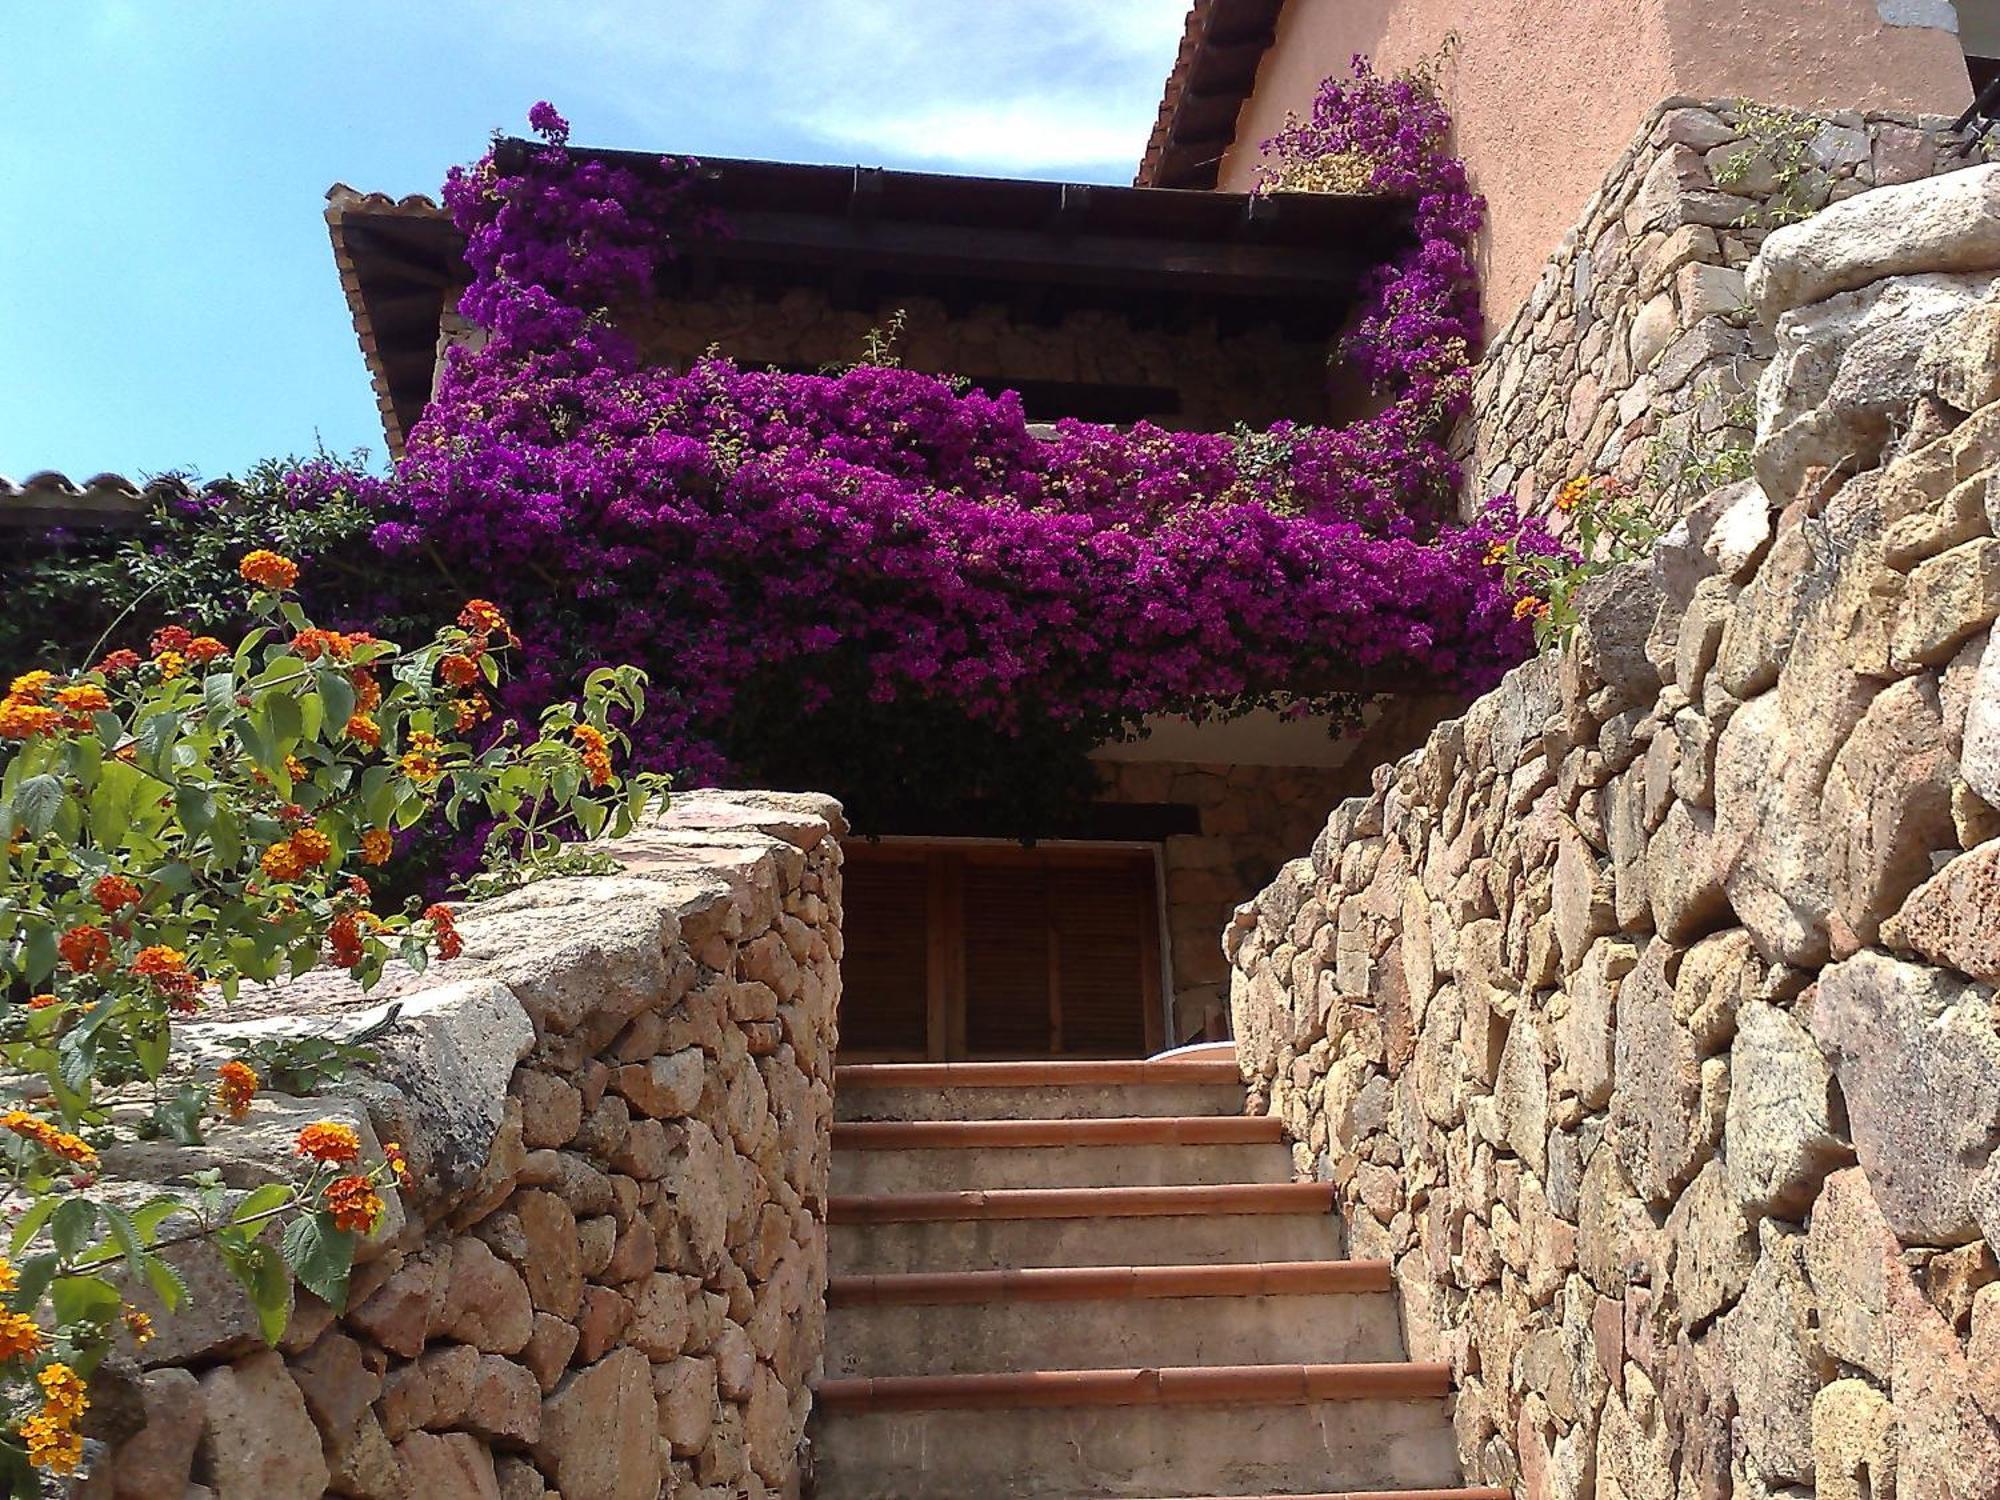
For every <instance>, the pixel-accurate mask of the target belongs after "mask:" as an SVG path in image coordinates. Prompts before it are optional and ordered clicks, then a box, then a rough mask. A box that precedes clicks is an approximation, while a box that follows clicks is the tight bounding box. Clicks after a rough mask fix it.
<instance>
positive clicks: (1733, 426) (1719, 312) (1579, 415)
mask: <svg viewBox="0 0 2000 1500" xmlns="http://www.w3.org/2000/svg"><path fill="white" fill-rule="evenodd" d="M1768 118H1769V116H1768V114H1766V113H1765V112H1759V111H1757V110H1756V109H1755V108H1754V107H1752V109H1751V110H1750V111H1749V112H1748V114H1747V115H1746V111H1745V107H1744V106H1743V105H1741V104H1723V103H1707V104H1703V103H1699V102H1697V101H1695V100H1692V99H1678V98H1677V99H1669V100H1667V101H1666V102H1665V103H1663V104H1661V105H1660V106H1659V107H1658V108H1656V109H1655V110H1654V111H1653V112H1652V114H1651V115H1649V117H1648V118H1647V120H1646V122H1645V123H1644V124H1643V125H1642V126H1641V127H1640V130H1639V133H1638V135H1637V137H1636V138H1635V139H1634V141H1633V144H1632V145H1631V146H1630V147H1629V148H1628V149H1627V150H1626V151H1625V153H1624V154H1623V155H1622V156H1621V157H1620V158H1619V159H1618V162H1617V163H1616V164H1615V165H1614V166H1613V168H1612V169H1611V171H1610V172H1609V173H1608V174H1607V176H1606V178H1605V181H1604V185H1603V187H1602V188H1601V189H1600V190H1599V191H1598V193H1597V194H1596V195H1595V196H1594V197H1592V198H1591V200H1590V201H1589V203H1587V204H1586V205H1585V206H1584V211H1583V215H1582V217H1581V219H1580V221H1579V222H1578V225H1577V227H1576V228H1575V229H1573V230H1572V231H1570V233H1569V234H1567V235H1565V236H1564V238H1563V242H1562V245H1561V247H1560V248H1559V249H1558V251H1557V253H1556V254H1555V255H1554V256H1553V257H1552V258H1551V259H1550V261H1549V264H1548V267H1547V269H1546V270H1545V271H1544V272H1543V274H1542V277H1541V279H1540V281H1538V282H1537V283H1536V285H1535V287H1534V290H1533V291H1532V292H1531V293H1530V294H1529V295H1528V297H1527V299H1526V300H1525V301H1524V302H1523V303H1522V305H1521V306H1520V307H1519V308H1518V309H1517V310H1516V311H1515V314H1514V316H1513V318H1512V319H1511V320H1510V321H1509V323H1508V324H1507V326H1506V327H1505V328H1504V329H1502V330H1500V331H1499V332H1498V333H1497V334H1496V335H1495V336H1494V338H1493V339H1492V341H1491V343H1490V344H1489V346H1488V349H1487V353H1486V356H1485V359H1484V360H1483V361H1482V363H1481V365H1480V369H1479V373H1478V377H1477V381H1476V384H1475V388H1474V389H1475V398H1474V404H1473V412H1474V415H1473V417H1472V418H1470V419H1469V420H1468V421H1467V422H1466V424H1465V425H1464V426H1463V427H1462V428H1461V430H1460V432H1459V434H1458V438H1457V444H1456V446H1457V447H1458V448H1459V449H1460V450H1461V452H1462V453H1463V455H1464V456H1465V458H1466V472H1467V476H1468V480H1469V487H1468V489H1467V491H1466V494H1465V497H1464V504H1465V506H1466V508H1467V510H1468V513H1469V512H1470V511H1472V510H1476V509H1477V508H1478V507H1479V506H1480V505H1482V504H1484V503H1485V501H1486V500H1487V499H1488V497H1490V496H1494V495H1506V494H1511V495H1513V496H1514V497H1515V499H1516V501H1517V502H1518V503H1519V504H1520V505H1522V506H1523V508H1525V509H1528V510H1532V511H1535V512H1537V513H1542V514H1546V513H1548V511H1549V502H1550V498H1551V496H1552V494H1553V492H1554V491H1555V489H1556V487H1557V486H1559V485H1560V484H1562V482H1563V481H1564V480H1566V479H1569V478H1571V477H1573V476H1576V475H1587V474H1615V475H1618V476H1620V477H1622V478H1624V479H1627V480H1630V481H1633V482H1635V483H1636V482H1640V481H1642V480H1644V479H1645V477H1646V471H1647V468H1648V464H1649V461H1654V460H1655V458H1656V457H1657V463H1658V466H1659V468H1661V469H1662V470H1664V472H1665V474H1666V475H1667V476H1668V479H1667V482H1666V483H1665V484H1664V485H1655V486H1654V487H1655V488H1657V489H1659V490H1661V491H1662V493H1660V494H1659V498H1658V503H1659V505H1660V508H1661V511H1662V513H1663V514H1664V515H1665V516H1666V517H1667V518H1668V519H1671V518H1672V517H1673V516H1677V515H1679V514H1680V513H1681V512H1682V511H1684V510H1685V509H1686V508H1687V506H1688V505H1689V504H1690V503H1691V502H1692V501H1693V500H1695V499H1697V498H1699V496H1700V494H1701V492H1702V489H1703V488H1704V486H1702V485H1700V484H1699V483H1698V482H1695V481H1694V480H1693V478H1692V475H1693V473H1694V472H1696V471H1698V470H1699V468H1700V467H1701V466H1703V465H1707V466H1711V467H1712V466H1714V465H1716V464H1718V463H1724V464H1726V463H1727V462H1729V461H1730V457H1731V455H1733V454H1739V453H1740V452H1741V451H1742V450H1743V449H1744V448H1747V446H1748V445H1749V442H1750V438H1751V430H1752V423H1751V412H1750V400H1749V398H1750V395H1751V393H1752V392H1754V391H1755V389H1756V387H1757V382H1758V379H1759V377H1760V376H1761V375H1762V373H1763V370H1764V368H1765V366H1766V365H1767V364H1768V362H1769V361H1770V359H1771V356H1772V352H1773V351H1772V345H1771V331H1770V328H1769V326H1768V325H1766V324H1760V323H1759V321H1758V320H1757V318H1756V317H1755V315H1754V309H1753V308H1752V307H1751V305H1750V299H1749V297H1748V295H1747V293H1746V291H1745V287H1744V273H1745V271H1746V270H1747V268H1748V266H1749V264H1750V260H1751V258H1752V256H1754V255H1755V254H1756V252H1757V249H1758V247H1759V246H1760V245H1761V244H1762V243H1763V241H1764V239H1765V237H1766V235H1767V234H1769V233H1770V232H1771V230H1772V228H1773V227H1774V226H1776V225H1777V224H1779V223H1781V222H1783V221H1784V220H1785V219H1786V218H1788V217H1792V216H1796V214H1798V213H1800V212H1808V211H1814V210H1818V209H1821V208H1824V207H1826V206H1827V205H1828V204H1829V203H1839V202H1843V201H1846V200H1847V199H1850V198H1852V197H1854V196H1855V195H1857V194H1860V193H1863V192H1866V191H1867V190H1869V189H1870V188H1874V187H1880V186H1888V185H1892V184H1899V183H1908V182H1913V181H1918V180H1920V179H1923V178H1927V177H1930V176H1932V175H1934V174H1938V173H1943V172H1948V171H1952V170H1955V169H1958V168H1961V167H1964V166H1968V165H1972V164H1974V163H1976V162H1978V161H1980V160H1981V159H1982V156H1983V150H1982V149H1972V150H1970V151H1968V150H1966V149H1965V147H1966V146H1967V142H1966V141H1965V139H1964V138H1963V137H1957V136H1954V135H1952V134H1951V132H1950V130H1949V126H1950V125H1951V123H1952V122H1951V121H1950V120H1948V119H1945V118H1943V117H1938V116H1930V115H1922V116H1919V115H1906V114H1889V113H1873V114H1866V115H1863V114H1857V113H1854V112H1841V113H1834V114H1827V115H1824V116H1822V117H1819V118H1818V119H1817V123H1816V124H1815V123H1813V121H1812V120H1811V119H1810V118H1809V117H1793V118H1794V119H1798V120H1801V121H1803V122H1804V123H1803V125H1802V126H1801V127H1799V134H1798V136H1797V137H1796V138H1795V140H1793V141H1791V142H1788V141H1787V140H1785V139H1784V138H1783V137H1782V136H1781V135H1780V134H1779V133H1778V131H1777V130H1776V129H1775V128H1774V127H1773V126H1772V125H1770V124H1767V123H1764V121H1765V120H1766V119H1768ZM1794 146H1795V147H1796V150H1794V149H1793V148H1794ZM1794 157H1796V166H1797V170H1795V171H1794V170H1789V169H1788V163H1790V162H1791V161H1792V160H1793V158H1794ZM1683 476H1687V477H1683Z"/></svg>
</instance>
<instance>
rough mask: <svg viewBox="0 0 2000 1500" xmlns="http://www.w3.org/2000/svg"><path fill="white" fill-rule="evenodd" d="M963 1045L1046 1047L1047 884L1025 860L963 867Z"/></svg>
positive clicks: (972, 1050) (997, 1051)
mask: <svg viewBox="0 0 2000 1500" xmlns="http://www.w3.org/2000/svg"><path fill="white" fill-rule="evenodd" d="M964 925H965V988H964V992H963V993H964V998H965V1050H966V1051H967V1052H968V1053H969V1054H970V1055H972V1056H974V1057H987V1056H995V1055H999V1056H1019V1055H1022V1054H1026V1055H1029V1056H1033V1055H1035V1054H1037V1053H1045V1052H1047V1051H1048V1050H1049V1049H1050V1045H1051V1037H1050V1021H1049V994H1050V990H1049V882H1048V876H1047V874H1046V872H1044V871H1042V870H1040V869H1037V868H1035V867H1034V866H1030V865H997V866H996V865H983V864H980V863H978V862H977V861H972V860H968V861H967V863H966V867H965V908H964Z"/></svg>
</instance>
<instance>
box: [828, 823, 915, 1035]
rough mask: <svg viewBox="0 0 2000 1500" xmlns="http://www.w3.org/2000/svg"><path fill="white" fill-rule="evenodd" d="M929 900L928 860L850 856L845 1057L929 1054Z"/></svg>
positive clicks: (845, 891) (845, 902) (845, 897)
mask: <svg viewBox="0 0 2000 1500" xmlns="http://www.w3.org/2000/svg"><path fill="white" fill-rule="evenodd" d="M927 894H928V879H927V871H926V866H925V863H924V861H923V860H922V859H921V858H917V859H898V858H882V857H871V856H868V855H862V854H860V853H859V851H858V850H854V851H850V852H849V855H848V869H847V876H846V879H845V881H844V883H843V886H842V907H843V927H842V936H843V938H844V939H845V942H846V946H845V949H844V951H843V954H842V956H841V961H840V973H841V1000H840V1045H841V1049H842V1051H844V1052H848V1053H856V1052H869V1053H888V1054H892V1055H894V1056H897V1057H912V1058H920V1057H923V1056H925V1055H926V1020H927V994H928V991H927V984H928V979H927V975H928V964H929V959H928V941H929V916H928V900H927Z"/></svg>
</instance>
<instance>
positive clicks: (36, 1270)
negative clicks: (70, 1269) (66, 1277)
mask: <svg viewBox="0 0 2000 1500" xmlns="http://www.w3.org/2000/svg"><path fill="white" fill-rule="evenodd" d="M59 1260H60V1257H58V1256H57V1255H56V1254H55V1252H54V1251H47V1252H44V1253H43V1254H41V1255H31V1256H29V1257H28V1258H27V1259H26V1260H24V1261H22V1262H21V1263H20V1264H19V1265H18V1266H16V1267H15V1268H14V1269H15V1270H16V1271H18V1272H20V1275H21V1279H20V1280H19V1281H18V1282H17V1283H15V1286H14V1290H13V1291H11V1292H9V1293H8V1294H7V1305H8V1306H9V1307H11V1308H12V1309H13V1310H14V1311H15V1312H27V1311H28V1310H29V1309H31V1308H33V1307H34V1306H35V1304H37V1303H38V1302H40V1301H41V1300H42V1293H44V1292H46V1291H47V1290H48V1289H49V1283H50V1282H51V1281H53V1280H54V1279H55V1274H56V1266H57V1264H58V1262H59Z"/></svg>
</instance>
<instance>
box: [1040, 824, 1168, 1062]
mask: <svg viewBox="0 0 2000 1500" xmlns="http://www.w3.org/2000/svg"><path fill="white" fill-rule="evenodd" d="M1153 911H1154V886H1153V870H1152V862H1151V861H1150V860H1147V861H1145V862H1144V863H1138V862H1134V863H1129V864H1124V865H1120V866H1115V867H1112V868H1108V869H1101V870H1094V869H1082V870H1065V869H1060V868H1058V869H1053V870H1051V871H1049V912H1050V936H1051V939H1052V943H1053V947H1054V949H1055V969H1056V975H1057V981H1056V999H1057V1015H1056V1037H1057V1049H1058V1050H1059V1051H1062V1052H1065V1053H1080V1054H1084V1055H1086V1056H1087V1055H1091V1054H1096V1055H1099V1056H1105V1055H1109V1056H1113V1057H1143V1056H1145V1055H1146V1053H1147V1051H1148V1046H1147V1031H1148V1027H1147V1019H1148V1017H1149V1015H1150V1014H1151V1013H1152V1011H1153V1010H1155V1009H1157V1006H1158V999H1159V990H1158V980H1157V976H1158V973H1159V968H1158V965H1159V947H1158V940H1157V938H1156V936H1155V931H1156V929H1155V926H1154V922H1153Z"/></svg>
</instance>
